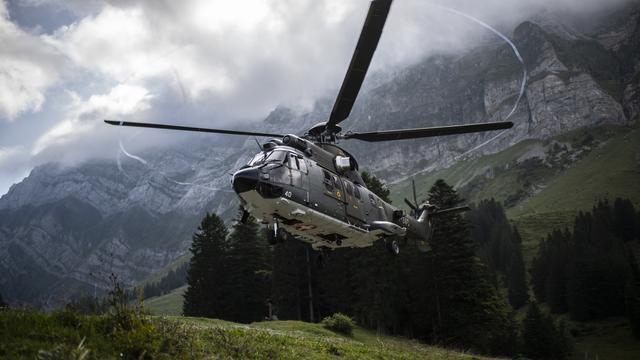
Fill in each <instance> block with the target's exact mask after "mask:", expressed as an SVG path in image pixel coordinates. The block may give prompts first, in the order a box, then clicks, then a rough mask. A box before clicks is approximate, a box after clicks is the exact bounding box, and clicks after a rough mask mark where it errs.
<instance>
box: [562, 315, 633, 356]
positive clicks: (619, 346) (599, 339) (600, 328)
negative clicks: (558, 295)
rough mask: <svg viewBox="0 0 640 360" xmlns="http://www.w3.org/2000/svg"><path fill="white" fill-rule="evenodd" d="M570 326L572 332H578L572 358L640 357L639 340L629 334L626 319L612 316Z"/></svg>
mask: <svg viewBox="0 0 640 360" xmlns="http://www.w3.org/2000/svg"><path fill="white" fill-rule="evenodd" d="M571 327H572V328H573V329H574V332H575V331H578V333H579V334H577V336H576V337H575V339H574V340H575V351H574V356H573V358H574V359H576V360H577V359H586V358H588V359H596V358H598V359H603V360H605V359H616V360H637V359H639V358H640V341H638V340H636V339H634V338H633V336H631V330H630V328H629V322H628V321H627V320H626V319H618V318H612V319H607V320H602V321H597V322H589V323H573V324H571ZM585 353H586V354H587V355H586V356H585ZM596 356H597V357H596Z"/></svg>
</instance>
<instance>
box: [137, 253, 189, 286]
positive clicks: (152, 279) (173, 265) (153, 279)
mask: <svg viewBox="0 0 640 360" xmlns="http://www.w3.org/2000/svg"><path fill="white" fill-rule="evenodd" d="M190 259H191V254H190V253H187V254H184V255H182V256H180V257H179V258H177V259H175V260H174V261H172V262H170V263H169V265H167V266H165V267H164V268H162V269H161V270H160V271H158V272H155V273H153V274H151V275H149V276H148V277H147V278H146V279H144V280H143V281H141V282H139V283H138V284H137V285H136V286H137V287H140V288H143V287H144V286H146V285H148V284H153V283H157V282H159V281H160V280H162V278H164V277H166V276H167V275H168V274H169V272H170V271H173V270H175V269H177V268H179V267H180V266H181V265H182V264H184V263H186V262H188V261H189V260H190Z"/></svg>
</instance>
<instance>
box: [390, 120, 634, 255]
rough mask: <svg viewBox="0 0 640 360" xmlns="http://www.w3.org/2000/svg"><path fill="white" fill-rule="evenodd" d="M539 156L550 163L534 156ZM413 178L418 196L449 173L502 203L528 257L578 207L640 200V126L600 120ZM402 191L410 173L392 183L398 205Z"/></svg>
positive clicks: (461, 185) (451, 179)
mask: <svg viewBox="0 0 640 360" xmlns="http://www.w3.org/2000/svg"><path fill="white" fill-rule="evenodd" d="M554 144H558V146H565V145H566V146H568V147H570V148H571V149H573V150H572V151H573V152H572V153H568V155H567V154H565V156H564V157H563V156H562V153H560V154H559V155H558V154H556V153H553V151H552V150H551V149H552V148H553V146H554ZM569 155H570V156H573V157H575V158H573V159H571V158H569ZM536 156H537V157H540V158H542V159H544V160H545V162H536V161H535V159H534V157H536ZM527 158H529V160H525V159H527ZM414 178H415V181H416V187H417V189H418V198H419V199H424V198H425V197H426V194H427V191H428V189H429V188H430V187H431V185H432V184H433V183H434V182H435V181H436V180H437V179H444V180H445V181H447V182H448V183H450V184H453V185H454V186H455V187H456V188H458V190H459V191H460V193H461V194H462V195H463V196H464V197H465V198H466V199H468V200H469V201H470V202H478V201H480V200H482V199H488V198H495V199H496V200H499V201H501V202H503V203H504V204H505V207H506V208H507V215H508V216H509V218H510V219H511V220H512V221H514V223H515V224H516V225H517V226H518V228H519V230H520V231H521V233H522V236H523V240H524V248H525V256H526V258H527V259H528V260H530V259H531V257H532V256H533V254H534V252H535V249H536V247H537V244H538V243H539V241H540V239H541V238H542V237H544V236H545V235H546V234H547V233H548V232H549V231H551V230H553V229H554V228H564V227H571V226H572V222H573V218H574V216H575V215H576V213H577V212H578V211H580V210H590V209H591V207H592V206H593V205H594V204H595V203H596V202H597V201H598V200H601V199H605V198H608V199H610V200H613V199H615V198H616V197H624V198H629V199H631V200H632V201H633V202H634V203H635V204H636V205H638V206H640V130H639V129H638V127H637V125H636V126H635V127H633V128H629V127H622V126H603V127H599V128H593V129H581V130H577V131H573V132H570V133H567V134H565V135H563V136H559V137H556V138H553V139H550V140H547V141H538V140H526V141H523V142H521V143H519V144H516V145H515V146H512V147H510V148H509V149H506V150H504V151H502V152H500V153H497V154H493V155H487V156H482V157H480V158H479V159H474V160H465V161H460V162H458V163H456V164H455V165H453V166H451V167H450V168H447V169H442V170H438V171H434V172H429V173H425V174H420V175H417V176H415V177H414ZM405 197H407V198H412V195H411V183H410V180H405V181H403V182H401V183H399V184H396V185H393V186H392V199H393V202H394V203H395V204H402V203H403V202H402V199H403V198H405Z"/></svg>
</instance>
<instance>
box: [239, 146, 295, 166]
mask: <svg viewBox="0 0 640 360" xmlns="http://www.w3.org/2000/svg"><path fill="white" fill-rule="evenodd" d="M286 157H287V152H286V151H282V150H274V151H271V152H268V153H264V152H261V153H259V154H256V155H255V156H254V157H253V159H251V161H249V163H248V164H247V165H249V166H257V165H261V164H264V163H265V162H268V163H272V162H276V163H282V162H284V159H285V158H286Z"/></svg>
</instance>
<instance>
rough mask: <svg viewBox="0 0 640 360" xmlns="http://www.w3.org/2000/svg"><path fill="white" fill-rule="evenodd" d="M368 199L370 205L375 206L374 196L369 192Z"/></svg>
mask: <svg viewBox="0 0 640 360" xmlns="http://www.w3.org/2000/svg"><path fill="white" fill-rule="evenodd" d="M369 201H370V202H371V205H373V206H376V198H375V197H373V195H372V194H369Z"/></svg>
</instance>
